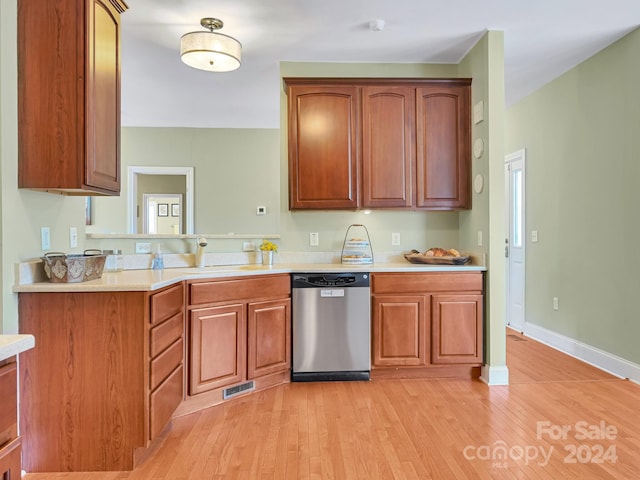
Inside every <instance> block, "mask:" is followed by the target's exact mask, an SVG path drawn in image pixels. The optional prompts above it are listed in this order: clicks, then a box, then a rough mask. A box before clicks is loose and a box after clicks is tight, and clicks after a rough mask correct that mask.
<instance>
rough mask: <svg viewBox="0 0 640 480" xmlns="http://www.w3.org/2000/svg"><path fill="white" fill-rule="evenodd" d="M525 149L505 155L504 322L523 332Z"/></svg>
mask: <svg viewBox="0 0 640 480" xmlns="http://www.w3.org/2000/svg"><path fill="white" fill-rule="evenodd" d="M525 156H526V155H525V150H524V149H522V150H518V151H517V152H513V153H511V154H509V155H507V156H506V157H505V165H504V175H505V182H504V184H505V206H506V208H505V216H506V222H505V225H506V226H507V236H506V238H505V247H504V252H505V257H506V261H505V268H506V272H505V279H506V287H507V288H506V289H507V291H506V301H507V305H506V307H507V308H506V323H507V325H508V326H509V327H511V328H513V329H515V330H518V331H520V332H523V331H524V328H525V305H524V302H525V246H526V218H525V198H526V197H525V185H526V182H525Z"/></svg>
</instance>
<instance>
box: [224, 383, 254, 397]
mask: <svg viewBox="0 0 640 480" xmlns="http://www.w3.org/2000/svg"><path fill="white" fill-rule="evenodd" d="M254 388H256V387H255V385H254V384H253V380H251V381H250V382H247V383H241V384H240V385H236V386H235V387H229V388H225V389H224V391H223V392H222V399H223V400H227V399H228V398H232V397H235V396H236V395H240V394H241V393H244V392H249V391H251V390H253V389H254Z"/></svg>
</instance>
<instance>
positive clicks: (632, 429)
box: [25, 330, 640, 480]
mask: <svg viewBox="0 0 640 480" xmlns="http://www.w3.org/2000/svg"><path fill="white" fill-rule="evenodd" d="M507 364H508V366H509V371H510V380H511V384H510V385H509V386H496V387H488V386H487V385H485V384H484V383H482V382H480V381H478V380H450V379H435V380H434V379H424V380H379V381H372V382H351V383H304V384H300V383H296V384H288V385H284V386H279V387H275V388H272V389H270V390H267V391H263V392H260V393H257V394H253V395H250V396H246V397H244V398H237V399H235V400H233V401H231V402H228V403H226V404H224V405H219V406H217V407H213V408H209V409H207V410H203V411H201V412H198V413H195V414H190V415H186V416H184V417H180V418H176V419H174V421H173V427H172V429H171V431H170V433H169V434H168V436H167V438H166V440H165V442H164V444H163V445H162V447H161V448H160V449H158V450H157V451H156V452H155V453H154V454H153V456H151V457H150V458H149V459H147V461H146V462H144V463H143V464H142V465H141V466H140V467H139V468H137V469H136V470H134V471H133V472H110V473H70V474H28V475H27V476H26V477H25V478H26V479H27V480H44V479H47V480H56V479H68V480H181V479H185V480H186V479H190V480H193V479H195V480H198V479H203V480H204V479H251V480H254V479H259V480H266V479H284V478H286V479H319V480H320V479H322V480H324V479H336V480H351V479H367V480H375V479H380V480H390V479H420V480H423V479H437V480H442V479H456V480H463V479H469V480H471V479H536V480H538V479H554V480H555V479H567V478H568V479H612V480H613V479H615V480H621V479H622V480H626V479H628V480H631V479H634V480H635V479H638V478H640V459H639V456H638V454H639V453H640V434H639V430H640V386H639V385H637V384H634V383H632V382H629V381H626V380H620V379H618V378H616V377H613V376H611V375H609V374H607V373H604V372H602V371H600V370H598V369H596V368H594V367H591V366H589V365H586V364H584V363H582V362H580V361H578V360H575V359H573V358H571V357H569V356H567V355H564V354H561V353H559V352H557V351H555V350H553V349H551V348H548V347H546V346H544V345H542V344H540V343H537V342H535V341H533V340H531V339H526V338H524V337H522V336H521V335H519V334H516V333H514V332H512V331H510V330H508V332H507ZM563 427H564V428H565V430H566V429H567V428H570V429H569V430H568V431H566V438H553V435H555V434H556V433H558V434H559V435H558V436H560V432H562V430H561V429H562V428H563ZM585 434H588V435H586V436H588V437H590V438H586V439H585V438H582V437H583V436H585ZM505 452H506V455H505V456H504V458H503V459H500V458H499V454H501V453H505ZM494 457H496V458H494Z"/></svg>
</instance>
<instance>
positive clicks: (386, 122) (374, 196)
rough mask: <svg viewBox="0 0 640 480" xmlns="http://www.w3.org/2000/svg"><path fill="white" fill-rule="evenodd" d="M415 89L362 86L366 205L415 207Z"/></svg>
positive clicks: (363, 173)
mask: <svg viewBox="0 0 640 480" xmlns="http://www.w3.org/2000/svg"><path fill="white" fill-rule="evenodd" d="M414 117H415V88H413V87H394V86H366V87H363V88H362V206H363V207H371V208H374V207H399V208H405V207H411V206H412V205H413V183H414V176H415V175H414V168H415V167H414V162H415V160H414V157H415V144H414V130H415V120H414Z"/></svg>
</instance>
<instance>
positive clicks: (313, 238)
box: [309, 232, 320, 247]
mask: <svg viewBox="0 0 640 480" xmlns="http://www.w3.org/2000/svg"><path fill="white" fill-rule="evenodd" d="M319 244H320V235H319V234H318V232H311V233H309V245H311V246H312V247H317V246H318V245H319Z"/></svg>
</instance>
